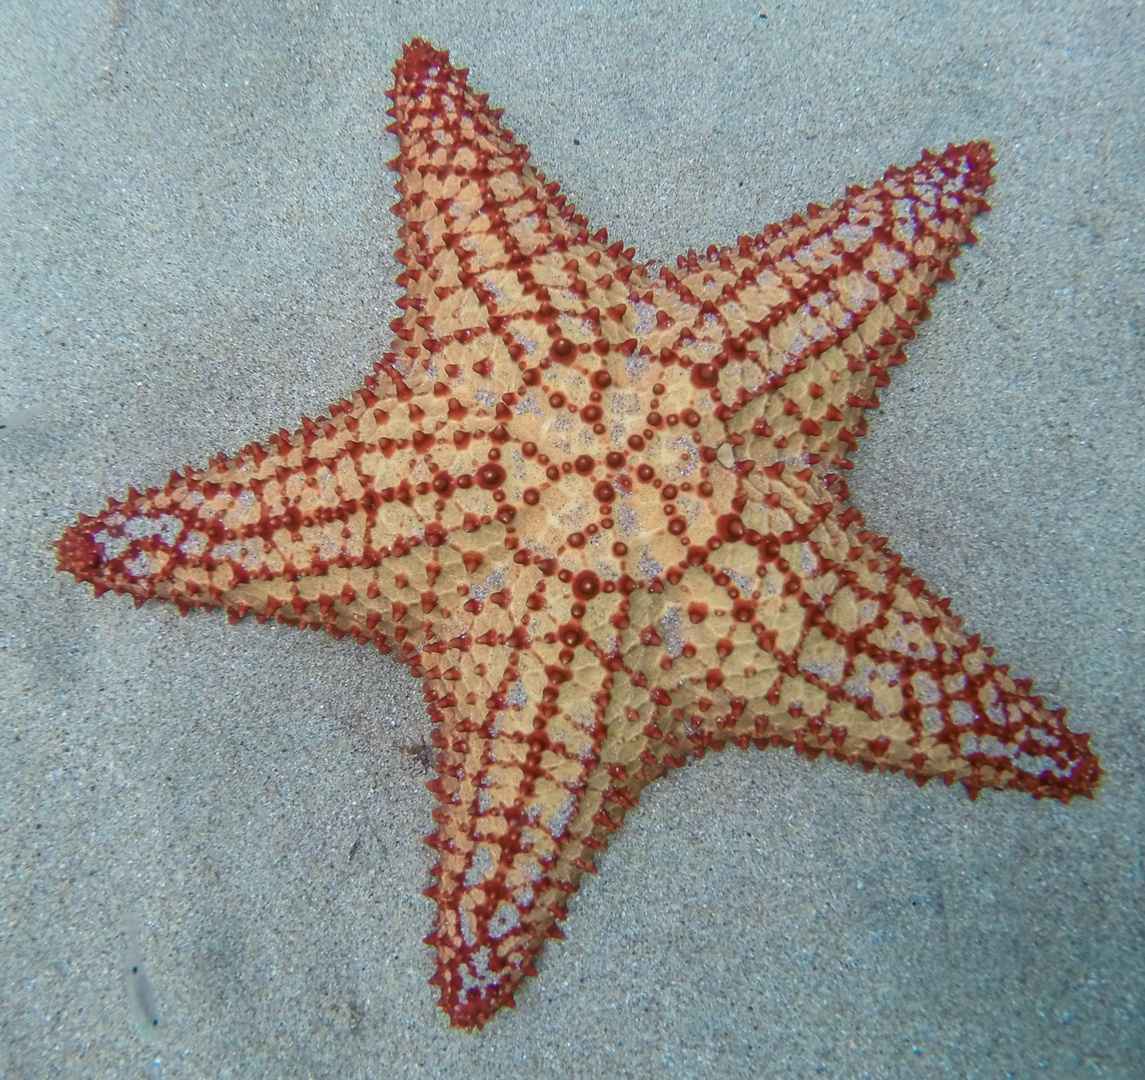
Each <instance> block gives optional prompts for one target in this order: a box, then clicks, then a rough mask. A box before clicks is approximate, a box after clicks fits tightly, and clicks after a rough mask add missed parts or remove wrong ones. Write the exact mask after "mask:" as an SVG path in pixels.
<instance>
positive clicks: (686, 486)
mask: <svg viewBox="0 0 1145 1080" xmlns="http://www.w3.org/2000/svg"><path fill="white" fill-rule="evenodd" d="M394 72H395V86H394V89H393V91H392V92H391V94H390V97H391V98H392V99H393V108H392V109H391V115H392V117H393V123H392V124H391V126H390V130H391V131H393V132H394V133H395V134H396V135H397V136H398V138H399V140H400V152H399V155H398V157H397V158H396V159H395V161H394V162H392V165H393V167H394V168H395V169H396V171H397V174H398V182H397V191H398V193H399V195H400V200H399V202H398V203H397V204H396V206H395V207H394V209H395V212H396V213H397V214H398V215H399V216H400V218H401V219H402V225H401V228H400V230H399V236H400V238H401V242H402V248H401V250H400V252H399V254H398V259H399V261H400V262H401V263H402V264H403V266H404V270H403V272H402V273H401V275H400V276H399V278H398V283H399V284H400V285H401V286H402V287H403V288H404V289H405V294H404V296H403V297H402V298H401V299H400V300H399V301H398V306H399V307H400V308H401V309H402V315H401V317H400V318H398V319H396V320H395V321H394V323H393V324H392V327H393V330H394V333H395V335H396V339H395V341H394V344H393V346H392V351H391V352H388V353H387V354H386V355H385V356H384V357H383V359H382V360H381V361H380V362H379V363H378V364H377V365H375V372H374V374H372V375H371V376H370V377H369V378H367V379H366V381H365V384H364V385H363V386H362V387H361V388H360V389H359V390H357V391H356V392H355V393H354V394H353V395H352V396H351V397H350V398H349V399H347V400H344V401H341V402H339V403H337V404H336V405H333V406H331V408H330V410H329V415H328V416H322V417H319V418H317V419H315V420H310V419H304V420H303V421H302V426H301V427H300V428H299V429H298V430H297V431H295V432H293V433H290V432H287V431H280V432H279V433H278V434H277V435H273V436H271V437H270V438H269V439H268V440H267V441H266V445H265V446H263V445H261V444H258V443H252V444H251V445H250V446H248V447H246V448H245V449H243V450H242V451H241V452H240V453H239V455H238V456H237V457H235V458H233V459H232V458H227V457H225V456H219V457H218V458H216V459H215V460H213V461H212V462H211V463H210V464H209V466H208V468H206V469H205V470H195V469H187V470H185V472H184V473H182V474H179V473H172V475H171V478H170V481H169V482H168V483H167V485H166V486H165V487H163V488H158V487H153V488H149V489H148V490H147V491H145V492H142V493H140V492H138V491H135V490H131V491H130V492H129V493H128V496H127V498H126V499H125V500H124V501H122V502H119V501H114V500H113V501H110V502H109V505H108V508H107V509H106V510H105V511H103V512H102V513H100V514H99V515H98V516H97V517H94V518H89V517H86V516H83V515H81V517H80V520H79V523H78V524H77V525H75V526H73V527H71V528H69V529H68V530H67V531H66V532H65V533H64V535H63V537H62V538H61V540H60V541H59V542H58V544H57V550H58V556H59V564H60V568H61V569H63V570H68V571H70V572H71V573H73V574H74V575H75V577H76V578H77V580H81V581H88V582H91V583H92V584H93V586H94V587H95V590H96V592H97V593H99V592H102V591H105V590H107V589H111V590H114V591H115V592H120V593H129V594H131V595H132V596H133V597H135V599H136V601H137V602H139V603H142V602H143V600H145V599H148V598H157V599H161V600H170V601H172V602H174V603H175V604H176V605H177V606H178V607H179V608H180V610H182V611H183V612H186V611H188V610H189V609H190V608H192V607H205V608H211V607H223V608H225V609H226V610H227V612H228V613H229V614H230V617H231V619H232V620H236V621H237V620H238V619H240V618H242V617H243V615H245V614H247V613H248V612H250V613H253V614H254V615H255V616H256V617H257V618H258V619H259V620H260V621H264V620H266V619H267V618H275V619H277V620H278V621H280V622H283V623H287V624H289V625H292V626H300V627H311V628H322V629H325V630H327V631H328V632H329V633H331V634H333V635H335V636H336V637H341V636H343V635H347V634H348V635H350V636H351V637H353V638H355V639H356V640H358V641H362V642H369V643H373V644H375V645H376V646H377V647H378V648H379V649H381V650H382V651H383V652H391V651H393V652H394V653H395V655H396V656H397V658H398V659H400V660H401V661H402V662H403V663H405V664H407V665H409V668H410V670H411V671H412V672H413V674H415V675H417V676H420V677H421V678H423V679H424V686H425V698H426V701H427V703H428V706H429V712H430V716H431V718H432V720H433V722H434V727H433V741H434V744H435V746H436V747H437V750H438V755H437V773H438V775H437V778H436V779H435V780H434V781H433V782H432V783H431V784H430V788H431V790H432V791H433V792H434V793H435V795H436V797H437V800H438V806H437V808H436V810H435V811H434V818H435V820H436V821H437V824H438V829H437V831H436V832H435V833H434V835H433V836H431V837H430V838H429V843H430V844H431V845H432V846H433V847H434V848H435V849H436V850H437V851H438V853H439V861H438V864H437V866H436V867H435V869H434V871H433V873H434V877H435V883H434V885H433V887H432V888H431V889H430V890H429V895H430V896H432V897H433V898H434V899H435V900H436V902H437V904H438V915H437V920H436V925H435V927H434V930H433V932H432V933H431V934H430V936H429V938H428V939H427V940H428V941H429V942H430V943H431V944H432V945H433V946H434V947H435V948H436V951H437V964H438V969H437V974H436V975H435V976H434V978H433V980H432V981H433V982H434V983H436V984H437V985H438V987H439V988H440V990H441V1004H442V1006H443V1007H444V1008H445V1009H446V1010H447V1012H448V1013H449V1015H450V1017H451V1019H452V1021H453V1023H454V1024H456V1025H458V1026H461V1027H472V1026H480V1025H482V1024H484V1023H485V1022H486V1021H487V1020H488V1019H489V1018H490V1017H491V1016H492V1015H493V1014H494V1013H495V1012H496V1011H497V1010H498V1009H499V1008H500V1007H501V1006H503V1005H507V1004H512V1003H513V991H514V989H515V988H516V987H517V985H518V984H519V983H520V981H521V979H522V978H523V977H524V976H525V975H529V974H534V973H535V969H534V958H535V957H536V956H537V954H538V953H539V952H540V951H541V949H542V946H543V943H544V940H545V938H546V937H553V936H560V930H559V927H558V922H559V921H560V920H561V919H563V918H564V916H565V912H566V907H565V905H566V901H567V899H568V896H569V895H570V894H571V893H572V892H574V891H575V890H576V888H577V886H578V883H579V881H580V878H581V876H582V874H583V873H585V872H586V871H592V870H594V859H595V857H596V854H597V853H598V852H600V851H603V850H604V848H605V845H606V843H607V839H608V836H609V835H610V834H611V833H612V832H614V831H615V830H616V829H617V828H619V827H620V825H621V823H622V821H623V818H624V814H625V811H626V810H627V809H628V808H629V807H631V806H633V805H635V802H636V799H637V797H638V796H639V794H640V791H641V790H642V789H643V788H644V786H645V785H647V784H648V783H649V782H650V781H652V780H654V779H656V778H657V777H659V776H661V775H662V774H663V773H664V772H665V771H666V770H667V769H669V768H670V767H672V766H677V765H681V764H683V763H684V761H685V760H686V757H687V756H688V755H689V754H697V755H699V754H702V753H703V752H704V751H705V750H706V749H720V748H721V747H723V746H725V745H726V744H728V743H732V744H734V745H736V746H739V747H743V748H746V747H747V746H749V745H750V744H754V745H756V746H759V747H764V746H789V747H794V748H795V749H796V750H797V751H799V752H800V753H802V754H804V755H806V756H808V757H810V758H814V757H816V756H817V755H819V754H826V755H828V756H830V757H834V758H837V759H840V760H843V761H849V762H852V763H860V764H862V765H863V766H864V767H865V768H875V767H878V768H889V769H893V770H902V771H904V772H906V773H907V774H908V775H909V776H911V777H913V778H915V779H916V780H918V781H919V782H920V783H921V782H924V781H926V780H928V779H930V778H932V777H941V778H943V779H944V780H945V781H946V782H947V783H951V782H954V781H959V782H961V783H963V784H965V785H966V787H967V788H968V789H969V790H970V792H971V794H976V793H977V792H978V791H979V790H980V789H981V788H983V787H986V786H992V787H999V788H1002V787H1009V788H1017V789H1020V790H1023V791H1027V792H1030V793H1032V794H1034V795H1036V796H1053V797H1056V798H1060V799H1063V800H1068V799H1069V798H1070V797H1071V796H1073V795H1078V794H1089V792H1090V791H1091V789H1092V787H1093V785H1094V784H1095V783H1096V781H1097V779H1098V777H1099V775H1100V769H1099V767H1098V765H1097V760H1096V758H1095V757H1094V756H1093V754H1092V753H1091V752H1090V750H1089V748H1088V739H1087V737H1086V736H1084V735H1078V734H1075V733H1073V732H1071V731H1070V730H1069V729H1068V728H1067V727H1066V725H1065V723H1064V720H1063V714H1062V713H1060V712H1053V711H1049V710H1047V709H1046V708H1045V707H1044V706H1043V704H1042V702H1041V700H1040V699H1039V698H1037V697H1033V696H1031V694H1030V687H1029V684H1027V683H1022V682H1018V681H1016V680H1014V679H1011V678H1010V677H1009V675H1008V674H1007V671H1006V669H1005V668H1004V667H998V666H995V665H994V664H992V663H991V661H990V650H988V649H986V648H984V647H982V646H981V645H980V643H979V641H978V639H977V638H971V637H967V636H966V635H965V634H963V633H962V632H961V630H960V629H959V624H958V620H957V619H955V618H954V617H953V616H951V615H950V614H949V613H948V611H947V605H946V602H945V601H942V600H939V599H938V598H937V597H935V596H933V595H932V594H931V593H930V592H929V591H928V590H927V589H926V587H925V585H924V584H923V582H922V581H921V580H920V579H919V578H918V577H916V576H915V575H914V574H913V573H912V572H911V571H910V570H908V569H907V568H906V567H904V566H903V565H902V563H901V560H900V559H899V557H898V556H897V555H895V554H893V553H892V552H890V551H889V550H888V549H887V547H886V544H885V541H883V540H882V539H881V538H880V537H878V536H876V535H875V534H873V533H872V532H870V531H869V530H867V529H865V528H864V527H863V521H862V518H861V517H860V515H859V513H858V511H856V510H855V509H853V508H849V507H848V506H847V504H846V501H845V500H846V496H847V491H846V487H845V485H844V484H843V482H842V480H841V479H840V476H841V473H842V472H843V471H844V470H846V469H848V468H849V467H850V462H849V460H848V454H849V453H850V451H851V450H852V449H853V448H854V447H855V444H856V440H857V439H858V438H859V437H860V436H862V435H863V434H864V433H865V431H866V420H865V418H864V414H865V411H866V410H868V409H872V408H874V407H876V406H877V405H878V398H877V396H876V390H877V388H878V387H880V386H884V385H886V383H887V382H888V380H889V374H888V373H889V369H890V368H891V367H893V366H894V365H896V364H899V363H901V362H902V361H903V360H904V359H905V357H904V355H903V352H902V346H903V344H904V343H905V342H907V341H908V340H909V339H910V338H911V337H912V336H913V334H914V332H915V326H916V325H917V323H918V322H919V321H920V320H921V319H923V318H925V317H926V316H927V315H928V314H929V312H928V309H927V303H928V301H929V300H930V299H931V297H933V296H934V294H935V290H936V284H937V282H939V281H941V280H943V279H946V278H949V277H951V276H952V274H951V269H950V267H951V260H952V258H953V257H954V256H955V255H956V254H957V252H958V249H959V248H960V247H961V246H962V245H964V244H967V243H970V242H971V241H972V239H973V237H972V234H971V231H970V222H971V219H972V218H973V217H974V215H975V214H977V213H978V212H980V211H982V210H985V209H986V208H987V205H986V201H985V192H986V190H987V188H988V187H989V185H990V183H991V182H992V181H991V179H990V170H991V168H992V166H993V158H992V155H991V153H990V150H989V148H988V147H987V145H986V144H985V143H971V144H968V145H966V146H951V147H948V148H947V149H946V151H944V152H943V153H942V154H940V155H938V156H935V155H932V154H926V155H924V157H923V158H922V160H921V161H919V162H918V163H917V164H916V165H914V166H912V167H911V168H910V169H906V170H902V169H892V170H890V171H889V172H888V173H887V174H886V175H885V177H884V178H883V179H882V180H881V181H880V182H879V183H877V184H875V185H874V186H873V187H870V188H866V189H862V188H852V189H850V190H849V191H848V193H847V195H846V197H845V198H843V199H841V200H840V201H839V202H837V203H835V204H834V205H833V206H830V207H827V208H824V207H819V206H814V205H813V206H809V207H808V209H807V212H806V214H805V215H798V214H797V215H795V216H793V217H792V218H791V219H790V220H789V221H787V222H784V223H783V224H781V225H772V226H769V227H768V228H766V229H765V230H764V231H763V232H762V233H761V234H760V235H758V236H753V237H741V238H740V240H739V242H738V244H737V245H736V246H735V247H733V248H716V247H711V248H709V249H708V251H707V253H706V254H705V255H702V256H701V255H697V254H696V253H695V252H689V253H688V255H686V256H681V257H680V259H679V260H678V263H677V268H676V270H675V271H669V270H667V269H662V270H660V272H659V274H658V275H654V274H653V272H652V270H651V269H650V267H649V266H646V265H641V264H639V263H635V262H633V261H632V256H633V251H632V249H627V250H625V249H624V246H623V244H622V243H620V242H611V243H610V242H609V239H608V237H607V235H606V234H605V232H604V230H600V231H599V232H596V233H590V231H589V228H588V225H587V223H586V221H585V220H584V218H583V217H581V216H579V215H578V214H577V213H576V212H575V209H574V208H573V206H572V205H571V204H569V203H568V201H567V200H566V198H565V196H564V195H562V194H561V193H560V190H559V188H558V185H557V184H555V183H552V182H550V181H548V180H547V179H546V177H545V176H544V174H543V173H540V172H538V171H537V170H536V169H535V168H534V167H533V166H532V165H530V164H529V153H528V151H527V149H526V148H525V147H524V146H523V145H521V144H520V143H518V142H515V141H514V139H513V136H512V133H511V132H509V131H507V130H506V129H505V128H504V127H503V126H502V125H501V121H500V116H501V114H500V111H499V110H495V109H491V108H490V107H489V106H488V104H487V102H486V99H485V97H484V95H478V94H475V93H474V92H473V91H472V90H471V89H470V88H469V86H468V83H467V73H466V71H465V70H463V69H457V68H455V67H453V66H452V65H451V64H450V63H449V59H448V55H447V54H446V53H444V52H438V51H436V50H434V49H433V48H432V47H431V46H429V45H428V44H427V43H425V42H423V41H420V40H415V41H414V42H412V43H411V44H410V45H408V46H407V47H406V48H405V51H404V54H403V56H402V58H401V60H400V61H399V62H398V64H397V66H396V68H395V69H394Z"/></svg>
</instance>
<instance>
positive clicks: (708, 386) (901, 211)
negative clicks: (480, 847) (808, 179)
mask: <svg viewBox="0 0 1145 1080" xmlns="http://www.w3.org/2000/svg"><path fill="white" fill-rule="evenodd" d="M993 165H994V158H993V155H992V154H991V152H990V148H989V146H988V145H987V144H986V143H969V144H967V145H965V146H953V145H951V146H949V147H947V149H946V150H945V151H943V153H941V154H940V155H937V156H935V155H933V154H930V153H926V154H924V155H923V157H922V159H921V160H920V161H918V162H917V163H916V164H915V165H913V166H911V168H909V169H905V170H904V169H899V168H894V169H890V170H889V171H888V172H887V173H886V175H885V176H884V177H883V179H882V180H881V181H879V182H878V183H877V184H875V185H873V186H872V187H870V188H860V187H853V188H851V189H849V190H848V193H847V195H846V197H845V198H843V199H840V200H839V201H838V202H836V203H834V204H833V205H832V206H830V207H827V208H824V207H821V206H816V205H811V206H809V207H808V211H807V216H806V218H804V217H803V216H802V215H799V214H796V215H794V216H793V217H791V218H789V219H788V220H787V221H786V222H784V223H783V224H781V225H771V226H768V227H767V228H766V229H765V230H764V231H763V233H761V234H760V235H759V236H756V237H748V236H742V237H740V238H739V242H738V246H737V247H736V248H720V249H717V248H716V247H715V246H712V247H710V248H709V249H708V252H707V254H706V256H697V254H696V253H695V252H689V253H688V255H687V256H680V258H679V259H678V260H677V261H678V266H677V272H676V273H675V274H673V273H670V272H669V271H668V270H667V269H663V270H661V272H660V278H659V279H658V280H657V282H656V283H655V286H654V288H653V302H654V304H655V305H656V308H657V310H658V312H659V313H660V319H659V323H658V324H657V326H656V327H655V328H654V329H653V330H651V331H650V332H649V333H648V334H647V336H646V337H645V338H644V339H642V345H643V346H645V347H646V349H647V351H648V352H649V353H650V354H651V355H653V356H655V357H657V358H658V359H659V360H660V361H661V363H663V364H664V365H666V366H670V365H682V366H683V367H684V368H685V369H686V370H687V373H688V378H686V379H677V380H676V381H675V384H674V385H672V386H670V387H669V391H668V394H667V395H666V396H665V398H664V400H663V401H662V404H661V410H660V411H661V412H662V413H665V414H667V413H676V414H682V413H684V412H685V410H686V409H688V407H689V406H691V407H692V408H694V409H696V410H697V411H698V413H699V416H700V417H701V418H702V419H701V421H700V423H699V425H698V430H699V433H700V435H701V438H702V439H703V441H704V442H706V443H707V444H709V445H712V446H718V445H719V444H720V443H721V442H722V441H724V440H725V439H727V438H728V437H729V436H731V437H732V439H733V441H734V442H735V443H736V444H737V445H742V444H744V443H746V446H745V447H744V449H743V451H742V453H741V454H740V455H739V456H741V457H750V458H751V459H753V460H755V461H757V462H759V463H760V464H763V465H769V464H771V463H773V462H775V461H778V460H785V461H790V462H800V463H803V464H811V465H815V464H818V463H819V462H823V464H824V466H829V467H830V468H832V469H841V468H842V469H848V468H851V463H850V462H849V461H848V460H847V455H848V454H849V453H850V451H851V450H853V449H854V448H855V445H856V440H857V438H858V437H860V436H862V435H864V434H865V433H866V430H867V427H866V420H865V417H864V412H865V410H867V409H873V408H877V407H878V404H879V400H878V396H877V394H876V389H877V388H878V387H880V386H885V385H887V383H888V382H889V380H890V376H889V374H888V371H889V368H891V367H893V366H895V365H897V364H901V363H903V362H904V361H905V359H906V357H905V355H904V353H903V351H902V346H903V345H904V344H905V343H906V342H907V341H909V340H910V339H911V338H912V337H913V336H914V334H915V327H916V325H917V324H918V322H919V321H921V320H922V319H925V318H927V317H929V315H930V311H929V308H928V307H927V300H928V299H930V298H931V297H932V296H933V295H934V293H935V291H936V283H937V282H939V281H941V280H945V279H948V278H951V277H953V272H952V270H951V260H952V259H953V258H954V257H955V256H956V255H957V254H958V250H959V248H960V247H961V246H962V245H964V244H967V243H973V242H974V236H973V233H972V232H971V228H970V222H971V219H972V218H973V217H974V215H975V214H977V213H979V212H981V211H983V210H986V209H988V204H987V202H986V199H985V192H986V191H987V189H988V188H989V186H990V185H991V184H992V183H993V180H992V179H991V177H990V170H991V168H992V167H993ZM689 399H690V400H689ZM697 399H698V400H697Z"/></svg>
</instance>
